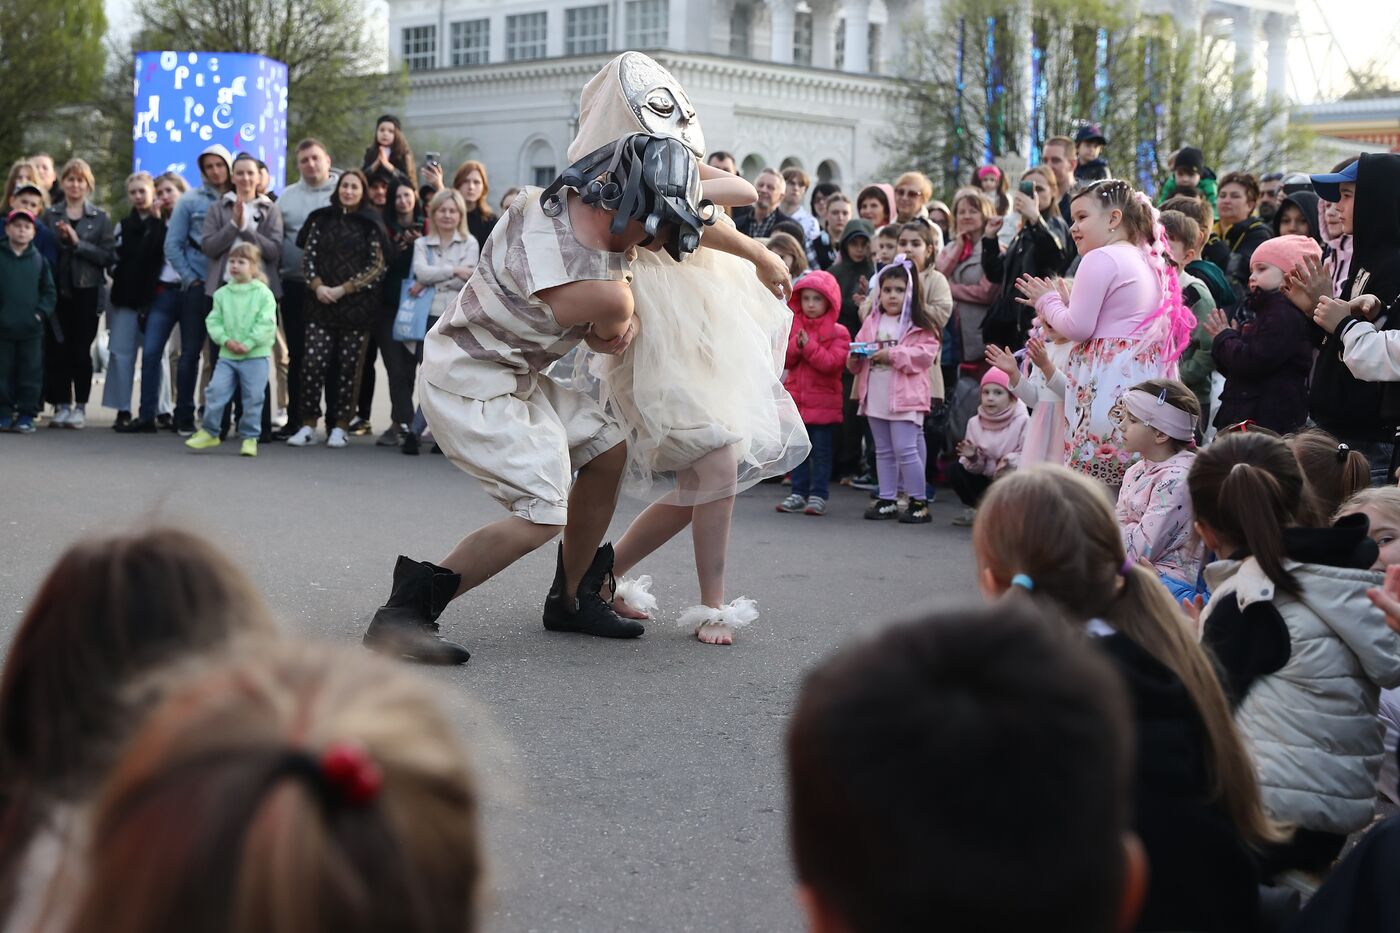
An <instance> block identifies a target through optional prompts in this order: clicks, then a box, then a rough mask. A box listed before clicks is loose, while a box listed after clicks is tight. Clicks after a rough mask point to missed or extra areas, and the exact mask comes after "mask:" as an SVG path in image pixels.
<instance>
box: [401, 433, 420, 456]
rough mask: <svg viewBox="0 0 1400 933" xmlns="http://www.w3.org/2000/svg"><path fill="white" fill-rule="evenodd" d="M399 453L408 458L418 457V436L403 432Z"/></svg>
mask: <svg viewBox="0 0 1400 933" xmlns="http://www.w3.org/2000/svg"><path fill="white" fill-rule="evenodd" d="M399 453H402V454H404V455H406V456H409V457H416V456H418V435H417V434H414V433H413V432H412V431H408V432H405V434H404V436H403V444H401V445H400V446H399Z"/></svg>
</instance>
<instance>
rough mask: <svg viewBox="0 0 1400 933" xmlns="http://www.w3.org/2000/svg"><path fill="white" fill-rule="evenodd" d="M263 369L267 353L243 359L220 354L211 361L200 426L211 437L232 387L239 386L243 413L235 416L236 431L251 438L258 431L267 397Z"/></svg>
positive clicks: (257, 433)
mask: <svg viewBox="0 0 1400 933" xmlns="http://www.w3.org/2000/svg"><path fill="white" fill-rule="evenodd" d="M267 371H268V357H265V356H259V357H255V358H253V359H247V360H226V359H224V358H223V357H220V358H219V362H218V363H216V364H215V365H214V376H213V378H212V379H210V380H209V388H208V389H206V390H205V391H204V425H203V427H204V430H205V431H208V432H209V433H210V434H212V435H214V436H215V437H218V436H219V425H220V422H222V421H223V417H224V409H225V408H227V407H228V403H229V402H230V401H232V400H233V392H234V389H240V390H242V391H241V394H242V398H243V414H242V416H241V417H240V418H239V419H238V433H239V435H240V436H241V437H244V438H250V437H252V438H255V437H257V436H258V435H259V434H261V433H262V416H263V402H264V401H265V400H266V398H267Z"/></svg>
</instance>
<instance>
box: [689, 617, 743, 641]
mask: <svg viewBox="0 0 1400 933" xmlns="http://www.w3.org/2000/svg"><path fill="white" fill-rule="evenodd" d="M695 637H696V638H698V639H699V640H700V641H701V642H703V643H704V644H707V645H732V644H734V630H733V629H732V628H730V627H729V626H727V625H725V624H724V623H723V622H706V623H705V624H704V625H702V626H700V627H699V628H697V629H696V630H695Z"/></svg>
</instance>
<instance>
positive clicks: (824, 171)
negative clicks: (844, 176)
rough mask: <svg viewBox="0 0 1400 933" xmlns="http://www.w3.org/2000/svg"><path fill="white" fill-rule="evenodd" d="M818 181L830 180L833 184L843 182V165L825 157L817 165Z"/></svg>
mask: <svg viewBox="0 0 1400 933" xmlns="http://www.w3.org/2000/svg"><path fill="white" fill-rule="evenodd" d="M817 181H829V182H831V183H832V184H836V185H839V184H841V167H840V166H838V165H837V164H836V163H835V162H834V161H833V160H831V159H825V160H823V162H822V163H821V164H820V165H818V166H817Z"/></svg>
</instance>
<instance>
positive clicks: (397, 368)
mask: <svg viewBox="0 0 1400 933" xmlns="http://www.w3.org/2000/svg"><path fill="white" fill-rule="evenodd" d="M373 337H374V339H375V340H376V342H377V343H378V344H379V355H380V357H382V358H383V360H384V371H385V372H386V373H388V375H389V408H390V411H391V412H392V417H393V423H394V424H395V425H400V424H412V423H413V388H414V384H415V382H416V377H417V375H418V357H417V355H416V354H415V353H414V352H413V351H412V350H410V349H409V348H408V347H407V346H406V345H404V344H403V342H401V341H398V340H395V339H394V315H393V312H389V313H386V314H384V315H382V316H381V317H380V320H379V323H378V324H376V325H375V328H374V334H373ZM366 362H370V363H372V361H371V360H370V359H369V357H368V356H366ZM370 368H371V369H372V368H373V367H372V366H371V367H370ZM371 385H372V383H371ZM373 394H374V393H373V391H371V392H370V395H371V397H372V396H373ZM364 397H365V392H364V387H363V386H361V388H360V398H361V400H362V404H363V399H364ZM368 410H369V409H368V408H365V409H364V411H368ZM360 417H361V418H368V415H366V414H361V415H360Z"/></svg>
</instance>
